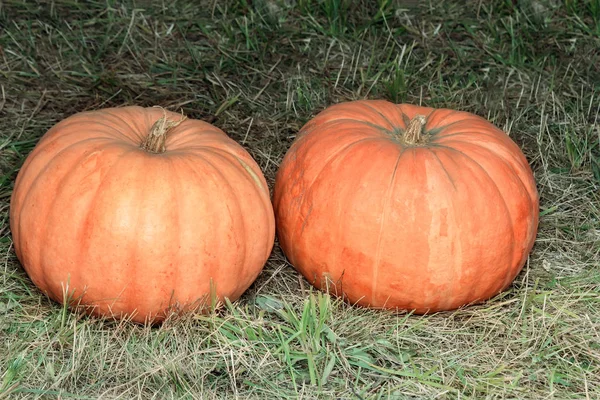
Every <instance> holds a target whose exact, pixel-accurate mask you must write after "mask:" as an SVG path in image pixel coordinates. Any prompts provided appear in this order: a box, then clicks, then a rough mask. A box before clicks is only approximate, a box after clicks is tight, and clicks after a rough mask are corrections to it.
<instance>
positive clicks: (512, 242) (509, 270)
mask: <svg viewBox="0 0 600 400" xmlns="http://www.w3.org/2000/svg"><path fill="white" fill-rule="evenodd" d="M446 148H447V149H450V150H452V151H454V152H456V153H458V154H460V155H462V156H463V157H466V158H467V159H468V160H469V161H471V162H472V163H473V164H474V165H476V166H477V168H479V169H480V170H481V171H483V173H484V175H485V176H486V177H487V178H488V180H489V181H490V182H491V183H492V185H493V187H494V188H495V189H496V192H497V193H498V196H499V198H500V200H501V201H502V204H503V206H504V209H505V211H506V215H507V216H508V222H509V227H510V234H511V240H510V254H511V257H512V256H513V255H514V252H515V226H514V222H513V216H512V214H511V210H510V208H509V207H508V203H507V202H506V199H505V198H504V194H503V193H502V191H501V190H500V187H499V186H498V184H497V183H496V181H495V180H494V179H492V177H491V176H490V174H489V173H488V172H487V171H486V169H485V168H483V166H482V165H481V164H479V163H478V162H477V161H476V160H475V159H473V158H472V157H471V156H469V155H468V154H466V153H465V152H463V151H461V150H458V149H455V148H453V147H446ZM512 270H513V265H512V258H511V262H510V265H509V268H507V274H511V273H512ZM505 281H506V278H505ZM500 290H502V288H501V289H500Z"/></svg>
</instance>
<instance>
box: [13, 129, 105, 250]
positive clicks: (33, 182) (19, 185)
mask: <svg viewBox="0 0 600 400" xmlns="http://www.w3.org/2000/svg"><path fill="white" fill-rule="evenodd" d="M95 140H100V139H94V138H86V139H83V140H80V141H77V142H75V143H71V144H69V145H68V146H67V147H65V148H63V149H62V150H60V151H59V152H58V153H56V154H55V155H54V156H53V157H51V158H50V159H49V160H48V161H47V162H46V164H45V165H44V167H43V168H42V169H41V170H40V171H39V172H38V173H37V175H36V176H35V177H34V178H33V179H32V180H31V183H30V184H29V186H26V187H25V188H23V187H22V185H23V182H22V181H20V182H17V184H16V185H15V187H14V188H13V193H15V192H16V191H17V189H18V190H19V191H22V190H25V196H23V198H22V199H21V204H24V205H25V204H27V202H28V200H29V197H30V196H31V188H32V187H34V186H35V185H36V184H37V182H38V180H39V179H40V178H41V177H42V176H43V175H44V174H45V173H46V172H48V170H49V169H50V167H51V166H53V165H54V163H55V162H57V161H59V160H61V157H59V156H61V155H63V154H64V153H65V152H66V151H69V150H72V149H73V148H74V147H76V146H77V145H81V144H82V143H85V142H89V141H95ZM101 140H104V138H102V139H101ZM86 155H87V154H86ZM82 159H83V157H82ZM31 164H32V163H31V162H30V163H28V165H27V167H29V166H30V165H31ZM27 170H28V168H25V171H27ZM25 210H26V207H22V208H21V210H20V213H19V216H18V217H17V218H18V221H19V223H18V225H19V234H18V236H21V235H20V233H21V232H22V230H21V221H22V220H23V218H22V217H23V213H24V212H25ZM21 244H22V243H21V242H20V243H19V246H18V247H19V248H22V246H21Z"/></svg>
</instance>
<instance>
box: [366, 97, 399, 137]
mask: <svg viewBox="0 0 600 400" xmlns="http://www.w3.org/2000/svg"><path fill="white" fill-rule="evenodd" d="M364 105H365V107H367V108H370V109H371V110H373V111H374V112H375V113H377V114H379V115H380V116H381V118H383V119H384V121H385V122H387V123H388V124H389V126H390V127H391V129H390V131H393V130H394V126H395V124H393V123H392V121H390V120H389V119H388V117H386V116H385V115H384V114H383V113H382V112H381V111H379V110H377V109H376V108H375V107H373V106H371V104H369V103H368V102H365V103H364Z"/></svg>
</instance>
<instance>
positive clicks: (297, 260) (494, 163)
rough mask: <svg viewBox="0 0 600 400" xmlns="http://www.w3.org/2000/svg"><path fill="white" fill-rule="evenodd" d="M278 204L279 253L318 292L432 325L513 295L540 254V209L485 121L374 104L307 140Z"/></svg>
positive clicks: (334, 113) (299, 144)
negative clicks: (436, 317)
mask: <svg viewBox="0 0 600 400" xmlns="http://www.w3.org/2000/svg"><path fill="white" fill-rule="evenodd" d="M273 202H274V209H275V219H276V222H277V230H278V238H279V242H280V245H281V247H282V249H283V250H284V253H285V254H286V256H287V258H288V259H289V261H290V262H291V264H293V266H294V267H295V268H296V269H297V270H298V271H300V272H301V273H302V274H303V275H304V277H306V279H307V280H308V281H310V282H311V283H312V284H313V285H315V286H316V287H318V288H324V289H328V290H329V291H330V292H332V293H334V294H337V295H340V296H343V297H344V298H345V299H347V300H348V301H349V302H352V303H355V304H358V305H363V306H369V307H373V308H388V309H398V310H412V311H414V312H415V313H419V314H423V313H429V312H436V311H441V310H451V309H456V308H458V307H461V306H463V305H466V304H470V303H476V302H481V301H484V300H486V299H488V298H490V297H492V296H494V295H496V294H497V293H499V292H501V291H502V290H504V289H505V288H507V287H508V286H509V285H510V284H511V282H512V281H513V280H514V278H515V277H516V275H517V274H518V273H519V271H520V270H521V269H522V267H523V265H524V263H525V262H526V259H527V257H528V253H529V252H530V250H531V249H532V246H533V243H534V240H535V236H536V232H537V225H538V203H539V198H538V193H537V190H536V186H535V181H534V178H533V175H532V172H531V169H530V167H529V165H528V163H527V161H526V159H525V157H524V155H523V153H522V152H521V151H520V149H519V147H518V146H517V145H516V144H515V143H514V142H513V141H512V140H511V139H510V138H509V137H508V136H507V135H506V134H505V133H504V132H502V131H501V130H500V129H498V128H496V127H495V126H493V125H492V124H491V123H490V122H488V121H486V120H485V119H483V118H480V117H478V116H475V115H472V114H470V113H466V112H460V111H453V110H448V109H433V108H426V107H418V106H414V105H407V104H400V105H396V104H392V103H389V102H386V101H377V100H372V101H354V102H347V103H341V104H337V105H334V106H331V107H329V108H328V109H326V110H325V111H323V112H321V113H320V114H318V115H317V116H316V117H315V118H314V119H312V120H311V121H309V122H308V123H307V124H306V125H305V126H304V127H303V128H302V129H301V131H300V133H299V134H298V136H297V138H296V140H295V141H294V143H293V144H292V146H291V148H290V150H289V151H288V153H287V154H286V155H285V157H284V159H283V161H282V163H281V165H280V168H279V171H278V172H277V176H276V182H275V189H274V196H273Z"/></svg>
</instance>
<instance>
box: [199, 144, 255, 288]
mask: <svg viewBox="0 0 600 400" xmlns="http://www.w3.org/2000/svg"><path fill="white" fill-rule="evenodd" d="M212 153H213V155H215V156H217V157H220V158H221V159H222V160H224V161H225V162H226V163H227V164H233V162H232V161H230V160H229V159H227V158H226V157H224V156H223V155H222V154H219V153H218V152H212ZM197 158H200V159H202V160H203V161H204V162H205V163H206V164H208V165H209V166H210V167H211V168H212V169H214V170H215V171H216V173H217V175H219V176H220V177H221V178H222V179H223V182H224V183H225V187H227V189H228V191H229V193H230V194H231V195H232V197H233V198H239V197H240V196H239V195H238V194H239V193H237V191H236V190H235V188H234V187H233V185H232V184H231V183H230V182H229V180H228V179H227V177H226V176H225V175H224V174H223V172H221V170H220V169H219V168H218V167H217V166H216V165H215V164H214V163H213V162H212V161H210V160H209V159H208V158H207V157H200V156H197ZM235 171H237V169H235ZM244 176H246V174H244ZM252 186H253V187H255V185H254V184H252ZM234 203H235V205H236V211H237V215H233V212H232V210H231V208H229V205H227V210H228V211H229V217H230V218H231V225H232V226H233V225H235V221H236V220H238V219H239V220H240V221H241V224H242V231H243V232H246V231H247V227H246V223H245V221H244V218H243V216H244V212H243V210H242V207H241V205H240V203H239V202H234ZM234 241H235V242H236V243H237V242H238V241H237V238H234ZM242 246H243V251H241V255H242V256H241V257H239V258H238V260H237V262H238V263H240V268H241V271H240V275H242V273H243V272H244V271H245V270H246V269H247V267H246V263H245V262H244V260H247V259H248V258H247V257H248V246H247V245H246V242H245V241H242ZM219 272H220V271H219ZM219 280H220V279H217V277H213V281H219ZM217 291H218V288H217Z"/></svg>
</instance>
